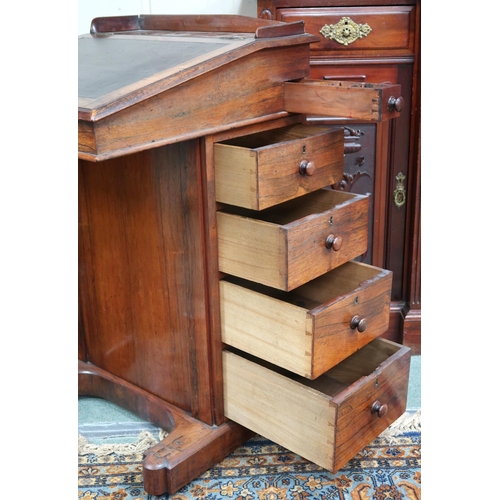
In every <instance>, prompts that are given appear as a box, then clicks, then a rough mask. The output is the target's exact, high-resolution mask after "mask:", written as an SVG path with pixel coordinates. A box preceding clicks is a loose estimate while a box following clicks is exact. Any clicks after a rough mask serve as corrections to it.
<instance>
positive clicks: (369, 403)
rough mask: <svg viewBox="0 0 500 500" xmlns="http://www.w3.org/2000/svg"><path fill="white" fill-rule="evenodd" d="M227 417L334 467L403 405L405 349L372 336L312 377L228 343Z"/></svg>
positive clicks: (225, 355) (406, 368)
mask: <svg viewBox="0 0 500 500" xmlns="http://www.w3.org/2000/svg"><path fill="white" fill-rule="evenodd" d="M222 357H223V377H224V412H225V415H226V417H228V418H229V419H231V420H234V421H235V422H238V423H239V424H241V425H243V426H244V427H247V428H249V429H251V430H252V431H254V432H256V433H258V434H261V435H263V436H265V437H266V438H268V439H270V440H272V441H274V442H275V443H278V444H280V445H281V446H284V447H285V448H288V449H289V450H291V451H293V452H295V453H297V454H299V455H301V456H302V457H304V458H306V459H308V460H310V461H312V462H314V463H316V464H317V465H320V466H321V467H324V468H325V469H327V470H329V471H332V472H336V471H337V470H338V469H339V468H341V467H342V466H343V465H345V463H346V462H347V461H348V460H350V459H351V458H352V457H353V456H354V455H355V454H356V453H358V452H359V451H360V450H361V449H363V448H364V447H365V446H366V445H367V444H369V443H370V442H371V441H372V440H373V439H375V438H376V437H377V436H378V435H379V434H380V433H381V432H382V431H384V430H385V429H386V428H387V427H388V426H389V425H390V424H391V423H392V422H394V421H395V420H396V419H397V418H398V417H400V416H401V415H402V414H403V413H404V411H405V409H406V398H407V390H408V377H409V368H410V349H409V348H408V347H404V346H400V345H398V344H395V343H393V342H390V341H387V340H383V339H376V340H374V341H373V342H371V343H370V344H368V345H367V346H365V347H363V348H362V349H360V350H359V351H358V352H356V353H355V354H353V355H352V356H350V357H349V358H348V359H346V360H345V361H343V362H342V363H340V364H339V365H337V366H335V367H334V368H332V369H331V370H329V371H328V372H327V373H325V374H324V375H322V376H321V377H319V378H318V379H316V380H313V381H310V380H307V379H303V378H301V377H298V376H294V375H293V374H291V373H289V372H286V371H285V370H281V369H279V368H276V367H274V366H272V365H270V364H267V363H265V362H264V361H261V360H259V359H257V358H253V357H250V356H249V355H247V354H245V353H240V352H238V353H235V352H230V351H229V350H225V351H223V352H222Z"/></svg>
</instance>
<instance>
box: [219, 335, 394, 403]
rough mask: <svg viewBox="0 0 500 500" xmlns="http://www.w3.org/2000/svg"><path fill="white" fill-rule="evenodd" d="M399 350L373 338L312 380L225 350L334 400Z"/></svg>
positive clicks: (234, 351) (229, 349)
mask: <svg viewBox="0 0 500 500" xmlns="http://www.w3.org/2000/svg"><path fill="white" fill-rule="evenodd" d="M401 348H402V346H400V345H398V344H395V343H393V342H390V341H388V340H384V339H380V338H377V339H375V340H373V341H372V342H370V343H369V344H367V345H365V346H364V347H362V348H361V349H359V350H358V351H357V352H356V353H354V354H352V355H351V356H349V357H348V358H347V359H345V360H344V361H342V362H340V363H339V364H338V365H336V366H334V367H333V368H331V369H330V370H329V371H327V372H326V373H324V374H323V375H320V376H319V377H318V378H316V379H314V380H310V379H307V378H305V377H301V376H300V375H297V374H295V373H292V372H290V371H288V370H285V369H284V368H281V367H279V366H276V365H273V364H272V363H269V362H267V361H264V360H262V359H260V358H257V357H255V356H252V355H251V354H248V353H246V352H243V351H240V350H238V349H235V348H233V347H227V350H228V351H230V352H233V353H234V354H237V355H238V356H240V357H242V358H245V359H247V360H248V361H252V362H253V363H256V364H258V365H260V366H262V367H264V368H267V369H269V370H272V371H273V372H275V373H278V374H280V375H283V376H285V377H287V378H288V379H290V380H294V381H296V382H299V383H300V384H301V385H303V386H307V387H309V388H311V389H314V390H316V391H318V392H319V393H321V394H324V395H326V396H329V397H331V398H335V396H337V395H339V394H340V393H341V392H342V391H344V390H345V389H347V388H349V387H350V386H352V385H353V384H355V383H356V382H358V381H359V379H361V378H363V377H368V376H369V375H371V374H373V373H374V372H376V371H377V370H378V369H379V368H381V365H383V364H384V363H386V362H388V360H389V358H390V357H391V356H393V355H394V354H396V353H398V352H399V351H400V350H401Z"/></svg>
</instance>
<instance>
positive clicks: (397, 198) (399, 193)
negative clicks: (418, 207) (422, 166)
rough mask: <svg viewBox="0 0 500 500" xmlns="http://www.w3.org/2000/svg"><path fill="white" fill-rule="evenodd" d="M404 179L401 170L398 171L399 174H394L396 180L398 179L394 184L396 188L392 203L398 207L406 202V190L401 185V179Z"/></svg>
mask: <svg viewBox="0 0 500 500" xmlns="http://www.w3.org/2000/svg"><path fill="white" fill-rule="evenodd" d="M405 179H406V177H405V176H404V175H403V173H402V172H399V174H398V175H396V180H397V181H398V183H397V184H396V189H395V190H394V204H395V205H396V206H397V207H398V208H401V207H402V206H403V205H404V204H405V203H406V190H405V187H404V186H403V181H404V180H405Z"/></svg>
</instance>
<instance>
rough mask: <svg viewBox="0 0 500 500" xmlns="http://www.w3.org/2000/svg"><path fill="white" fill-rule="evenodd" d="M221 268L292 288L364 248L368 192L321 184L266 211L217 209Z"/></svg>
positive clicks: (342, 261)
mask: <svg viewBox="0 0 500 500" xmlns="http://www.w3.org/2000/svg"><path fill="white" fill-rule="evenodd" d="M217 238H218V254H219V270H220V271H221V272H223V273H227V274H231V275H233V276H238V277H240V278H244V279H247V280H250V281H254V282H257V283H261V284H264V285H267V286H270V287H273V288H277V289H279V290H285V291H290V290H293V289H294V288H297V287H298V286H300V285H302V284H304V283H306V282H308V281H310V280H312V279H314V278H316V277H318V276H320V275H321V274H324V273H325V272H327V271H330V270H331V269H334V268H335V267H338V266H340V265H341V264H344V263H345V262H347V261H349V260H351V259H354V258H356V257H358V256H359V255H361V254H363V253H364V252H365V251H366V249H367V246H368V197H367V196H362V195H355V194H351V193H344V192H340V191H333V190H331V189H321V190H319V191H317V192H315V193H310V194H308V195H305V196H303V197H301V198H297V199H294V200H290V201H288V202H285V203H283V204H280V205H278V206H276V207H273V208H270V209H268V210H264V211H262V212H256V211H249V210H243V209H237V208H234V207H226V209H225V210H224V211H219V212H217Z"/></svg>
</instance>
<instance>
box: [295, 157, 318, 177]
mask: <svg viewBox="0 0 500 500" xmlns="http://www.w3.org/2000/svg"><path fill="white" fill-rule="evenodd" d="M299 172H300V173H301V174H302V175H308V176H309V177H310V176H311V175H313V174H314V172H316V164H315V163H314V162H313V161H307V160H302V161H301V162H300V165H299Z"/></svg>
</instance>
